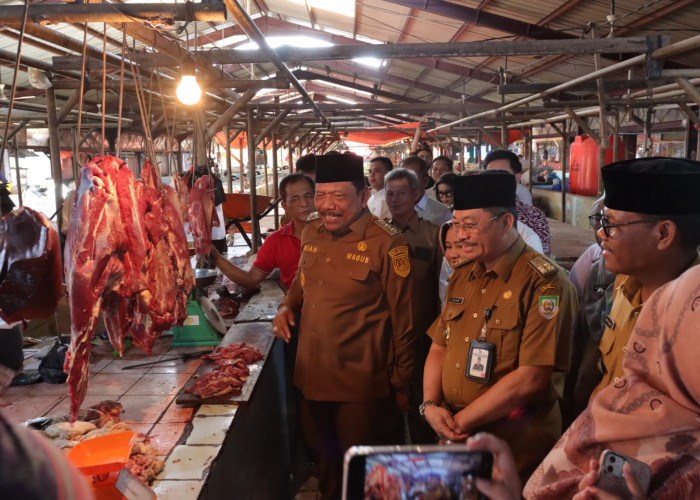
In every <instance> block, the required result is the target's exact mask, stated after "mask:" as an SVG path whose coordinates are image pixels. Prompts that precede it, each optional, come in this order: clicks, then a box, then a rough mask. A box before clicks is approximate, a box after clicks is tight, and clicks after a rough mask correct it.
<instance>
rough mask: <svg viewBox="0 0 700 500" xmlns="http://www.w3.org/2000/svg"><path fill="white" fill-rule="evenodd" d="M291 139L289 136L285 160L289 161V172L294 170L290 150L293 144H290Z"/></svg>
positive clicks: (292, 148) (292, 149)
mask: <svg viewBox="0 0 700 500" xmlns="http://www.w3.org/2000/svg"><path fill="white" fill-rule="evenodd" d="M292 139H294V138H293V137H290V138H289V147H288V148H287V150H288V151H289V154H288V157H287V162H288V163H289V173H290V174H291V173H293V172H294V159H293V158H292V151H294V146H292Z"/></svg>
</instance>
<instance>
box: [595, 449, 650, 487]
mask: <svg viewBox="0 0 700 500" xmlns="http://www.w3.org/2000/svg"><path fill="white" fill-rule="evenodd" d="M627 463H628V464H630V465H631V466H632V471H633V473H634V476H635V478H636V480H637V482H638V483H639V486H640V487H641V488H642V493H643V494H644V497H645V498H646V496H647V492H648V490H649V482H650V480H651V468H650V467H649V466H648V465H647V464H645V463H644V462H640V461H639V460H635V459H634V458H631V457H628V456H626V455H623V454H622V453H618V452H616V451H612V450H605V451H603V453H601V455H600V461H599V464H600V465H599V468H598V482H597V483H596V486H597V487H598V488H600V489H601V490H604V491H607V492H608V493H612V494H613V495H617V496H619V497H622V498H629V497H630V496H631V495H632V494H631V493H630V491H629V489H628V488H627V483H626V482H625V474H624V473H623V472H622V467H623V466H624V465H625V464H627Z"/></svg>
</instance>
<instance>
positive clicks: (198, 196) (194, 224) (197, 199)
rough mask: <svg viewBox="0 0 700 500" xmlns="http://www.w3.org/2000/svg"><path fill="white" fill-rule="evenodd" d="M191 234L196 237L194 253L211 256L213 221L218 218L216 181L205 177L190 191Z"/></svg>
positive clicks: (198, 180) (196, 182)
mask: <svg viewBox="0 0 700 500" xmlns="http://www.w3.org/2000/svg"><path fill="white" fill-rule="evenodd" d="M188 214H189V218H190V233H192V236H194V251H195V253H196V254H197V255H203V256H204V255H209V253H210V252H211V228H212V220H213V219H214V218H216V220H217V221H218V217H217V216H216V212H215V211H214V181H213V180H212V178H211V177H209V176H208V175H203V176H201V177H200V178H199V179H197V180H196V181H195V183H194V187H193V188H192V189H190V204H189V208H188Z"/></svg>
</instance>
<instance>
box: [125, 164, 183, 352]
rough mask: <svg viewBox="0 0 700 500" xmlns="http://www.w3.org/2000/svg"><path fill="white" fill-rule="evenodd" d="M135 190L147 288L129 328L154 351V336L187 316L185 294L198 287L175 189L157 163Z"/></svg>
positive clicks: (137, 340)
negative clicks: (165, 180)
mask: <svg viewBox="0 0 700 500" xmlns="http://www.w3.org/2000/svg"><path fill="white" fill-rule="evenodd" d="M141 178H142V180H141V181H140V182H138V183H137V184H138V187H137V191H138V193H139V198H140V207H141V213H142V214H143V221H144V225H145V228H146V235H147V239H148V243H147V252H146V261H145V265H146V276H147V279H148V284H149V286H148V288H147V289H145V290H143V291H142V292H141V293H140V294H139V297H138V300H137V301H136V304H135V311H134V322H133V326H132V329H131V332H132V334H133V337H134V343H135V344H137V345H139V346H140V347H141V348H142V349H143V350H144V351H146V352H151V349H152V347H153V341H154V340H155V339H156V338H157V337H158V336H159V335H160V334H161V333H162V332H163V331H165V330H167V329H169V328H170V327H172V326H173V325H181V324H182V323H183V322H184V320H185V319H186V318H187V297H188V296H189V293H190V292H191V291H192V288H193V287H194V274H193V272H192V266H191V264H190V260H189V252H188V249H187V239H186V237H185V230H184V226H183V224H182V219H181V218H180V213H179V202H178V198H177V193H175V191H174V190H173V189H172V188H171V187H170V186H165V185H163V184H162V183H161V181H160V177H159V175H158V174H157V171H156V168H155V167H154V166H153V165H152V164H151V163H150V162H148V161H147V162H145V163H144V166H143V169H142V170H141Z"/></svg>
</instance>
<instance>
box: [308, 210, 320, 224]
mask: <svg viewBox="0 0 700 500" xmlns="http://www.w3.org/2000/svg"><path fill="white" fill-rule="evenodd" d="M316 219H318V212H311V213H310V214H309V216H308V217H307V218H306V222H311V221H312V220H316Z"/></svg>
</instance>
